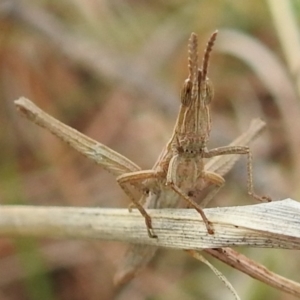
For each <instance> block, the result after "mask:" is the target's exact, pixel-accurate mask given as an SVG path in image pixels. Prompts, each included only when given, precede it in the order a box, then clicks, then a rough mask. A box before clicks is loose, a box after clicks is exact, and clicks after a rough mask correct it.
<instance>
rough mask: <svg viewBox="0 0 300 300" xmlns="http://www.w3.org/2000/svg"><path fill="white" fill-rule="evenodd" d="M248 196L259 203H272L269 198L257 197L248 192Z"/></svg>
mask: <svg viewBox="0 0 300 300" xmlns="http://www.w3.org/2000/svg"><path fill="white" fill-rule="evenodd" d="M248 195H249V196H251V197H252V198H253V199H255V200H257V201H259V202H272V198H271V197H269V196H259V195H257V194H255V193H253V192H248Z"/></svg>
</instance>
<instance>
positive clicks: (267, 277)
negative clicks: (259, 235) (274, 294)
mask: <svg viewBox="0 0 300 300" xmlns="http://www.w3.org/2000/svg"><path fill="white" fill-rule="evenodd" d="M204 251H205V252H207V253H209V254H210V255H211V256H213V257H215V258H217V259H219V260H221V261H223V262H224V263H226V264H227V265H230V266H232V267H233V268H235V269H237V270H239V271H241V272H243V273H246V274H247V275H249V276H251V277H253V278H255V279H257V280H259V281H261V282H264V283H265V284H267V285H270V286H272V287H274V288H276V289H278V290H281V291H285V292H286V293H288V294H291V295H295V296H298V297H300V284H299V283H297V282H295V281H292V280H289V279H287V278H285V277H282V276H280V275H278V274H276V273H273V272H271V271H270V270H268V269H267V268H266V267H264V266H262V265H261V264H259V263H256V262H255V261H253V260H251V259H249V258H248V257H246V256H245V255H243V254H240V253H238V252H236V251H234V250H233V249H231V248H222V249H205V250H204Z"/></svg>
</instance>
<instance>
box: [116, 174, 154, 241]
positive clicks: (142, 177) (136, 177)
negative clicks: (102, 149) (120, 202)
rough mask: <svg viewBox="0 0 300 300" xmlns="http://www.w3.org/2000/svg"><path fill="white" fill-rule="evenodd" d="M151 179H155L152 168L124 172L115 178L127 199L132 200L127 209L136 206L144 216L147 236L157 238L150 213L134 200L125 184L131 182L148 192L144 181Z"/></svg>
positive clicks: (148, 188) (145, 192)
mask: <svg viewBox="0 0 300 300" xmlns="http://www.w3.org/2000/svg"><path fill="white" fill-rule="evenodd" d="M152 179H154V180H156V179H157V173H156V172H155V171H154V170H144V171H137V172H132V173H125V174H123V175H121V176H118V177H117V178H116V180H117V182H118V183H119V185H120V187H121V188H122V189H123V191H124V192H125V193H126V195H127V196H128V197H129V199H130V200H131V201H132V205H130V206H129V211H131V207H132V206H134V207H136V208H137V209H138V210H139V211H140V213H141V214H142V216H143V217H144V218H145V223H146V226H147V232H148V235H149V237H150V238H157V235H156V234H155V233H154V231H153V228H152V220H151V217H150V215H149V214H148V213H147V212H146V210H145V208H144V207H143V205H142V204H141V202H140V201H137V200H136V198H135V197H134V196H133V194H132V192H131V191H130V189H129V188H128V186H127V185H128V184H131V185H132V186H133V187H135V188H137V189H139V190H141V191H143V193H144V194H148V193H149V192H150V190H151V187H149V186H147V184H146V183H145V181H147V180H152ZM153 182H154V181H153ZM154 184H155V183H154Z"/></svg>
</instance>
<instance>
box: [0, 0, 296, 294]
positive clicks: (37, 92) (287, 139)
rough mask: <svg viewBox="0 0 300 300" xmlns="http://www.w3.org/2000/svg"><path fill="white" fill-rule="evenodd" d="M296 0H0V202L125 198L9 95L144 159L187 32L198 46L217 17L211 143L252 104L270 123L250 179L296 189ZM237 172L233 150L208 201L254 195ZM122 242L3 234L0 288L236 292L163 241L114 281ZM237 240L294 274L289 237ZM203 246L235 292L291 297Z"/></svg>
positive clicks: (156, 144) (117, 202) (162, 135)
mask: <svg viewBox="0 0 300 300" xmlns="http://www.w3.org/2000/svg"><path fill="white" fill-rule="evenodd" d="M272 2H273V3H272ZM283 2H285V3H286V4H285V5H286V6H283V7H285V8H283V7H280V5H282V3H283ZM297 3H298V2H296V1H291V2H290V1H285V0H283V1H282V0H280V1H271V0H270V1H258V0H252V1H230V0H227V1H220V0H219V1H208V0H205V1H172V2H169V3H168V2H166V1H116V0H115V1H101V0H85V1H80V0H73V1H67V0H65V1H46V0H44V1H3V0H2V1H1V2H0V98H1V101H0V105H1V109H0V116H1V117H0V124H1V126H0V143H1V144H0V145H1V146H0V176H1V179H0V201H1V202H0V203H2V204H31V205H32V204H34V205H64V206H91V207H92V206H100V207H124V208H125V207H127V205H128V203H129V202H128V199H127V198H126V196H125V195H124V193H123V192H122V191H121V190H120V188H119V187H118V185H117V184H116V182H115V180H114V178H113V176H112V175H110V174H108V173H106V172H105V171H104V170H102V169H101V167H99V166H96V165H94V164H93V163H92V162H90V161H88V160H87V159H85V158H84V157H81V156H80V155H79V154H77V153H76V152H75V151H74V150H72V149H70V148H68V147H67V146H65V145H64V144H63V143H62V142H61V141H60V140H58V139H57V138H56V137H53V136H52V135H51V134H49V133H48V132H46V131H45V130H42V129H40V128H38V127H37V126H35V125H33V124H31V123H30V122H28V121H27V120H25V119H23V118H21V117H20V116H19V115H18V114H17V112H16V110H15V108H14V106H13V100H15V99H17V98H18V97H20V96H25V97H28V98H29V99H31V100H32V101H34V102H35V103H36V104H37V105H38V106H40V107H41V108H43V109H44V110H45V111H47V112H48V113H50V114H52V115H53V116H55V117H56V118H58V119H59V120H61V121H63V122H64V123H66V124H68V125H71V126H73V127H74V128H76V129H78V130H79V131H81V132H83V133H85V134H86V135H88V136H90V137H92V138H94V139H96V140H98V141H100V142H102V143H104V144H106V145H108V146H109V147H111V148H113V149H114V150H116V151H118V152H120V153H121V154H123V155H125V156H127V157H128V158H129V159H131V160H132V161H134V162H135V163H137V164H138V165H140V166H141V167H142V168H151V167H152V165H153V164H154V162H155V160H156V158H157V156H158V155H159V153H160V151H161V149H162V147H163V146H164V144H165V143H166V142H167V140H168V138H169V137H170V135H171V132H172V128H173V125H174V122H175V119H176V114H177V111H178V107H179V91H180V88H181V85H182V83H183V80H184V79H185V78H186V76H187V40H188V37H189V35H190V33H191V32H192V31H194V32H196V33H197V34H198V36H199V40H200V41H199V43H200V45H199V49H200V54H202V51H203V49H204V47H205V44H206V42H207V39H208V37H209V35H210V34H211V33H212V32H213V31H214V30H215V29H219V36H218V39H217V42H216V46H215V48H214V51H213V54H212V57H211V65H210V70H209V73H210V74H209V77H210V78H211V80H212V82H213V84H214V88H215V97H214V100H213V103H212V106H211V110H212V120H213V124H212V135H211V141H210V145H209V147H215V146H222V145H226V144H228V143H229V142H230V141H232V140H233V139H234V138H235V137H237V136H238V135H239V134H240V133H241V132H243V130H245V129H246V128H247V126H248V125H249V123H250V121H251V119H252V118H256V117H261V118H262V119H264V120H265V121H266V122H267V125H268V126H267V130H266V131H265V132H264V134H263V135H262V136H261V137H260V138H259V139H258V140H257V141H255V143H253V145H252V149H253V157H254V178H255V187H256V191H257V192H258V193H260V194H267V195H270V196H271V197H272V198H274V199H277V200H278V199H284V198H286V197H292V198H294V199H298V198H299V193H300V187H299V185H298V182H299V180H300V156H299V154H298V152H299V148H300V134H299V129H300V107H299V91H300V89H299V87H300V85H299V84H298V82H299V81H298V78H299V70H300V50H299V41H298V39H299V29H298V28H299V27H297V22H299V16H300V10H299V4H297ZM276 11H277V12H278V11H279V12H280V13H279V16H280V17H278V15H276ZM289 14H292V19H291V15H289ZM293 21H295V23H293ZM295 36H296V38H295ZM298 50H299V51H298ZM246 176H247V175H246V160H245V158H242V159H241V161H240V162H239V163H238V164H237V166H236V167H235V168H234V169H233V170H232V171H231V172H230V174H228V176H226V180H227V184H226V186H225V187H224V188H223V189H222V191H221V192H220V193H219V194H218V196H217V197H216V199H215V200H214V201H213V203H211V206H218V205H219V206H225V205H242V204H249V203H253V202H252V199H251V198H249V197H248V196H247V190H246V186H247V185H246V179H247V177H246ZM125 248H126V245H124V244H121V243H116V242H85V241H71V240H69V241H63V240H34V239H27V238H26V239H25V238H24V239H1V240H0V300H2V299H4V300H12V299H16V300H21V299H22V300H23V299H30V300H31V299H36V300H37V299H63V300H67V299H78V300H79V299H89V300H94V299H118V300H121V299H184V300H185V299H233V298H232V295H231V294H230V293H229V292H228V291H227V290H226V288H225V287H224V286H223V284H222V283H221V282H220V281H219V280H218V279H217V278H216V276H215V275H214V274H213V273H212V272H211V271H210V270H209V269H208V268H207V267H206V266H204V265H202V264H200V263H198V262H196V261H194V260H193V259H192V258H190V257H189V256H188V255H187V254H186V253H183V252H181V251H171V250H161V251H160V252H159V254H158V255H157V256H156V258H155V259H154V260H153V262H152V263H151V264H150V266H149V267H148V268H147V269H145V270H144V271H143V272H142V273H140V275H139V276H138V277H137V278H136V279H134V281H132V282H131V283H130V284H129V285H128V286H127V287H126V288H125V289H124V290H122V291H121V292H119V293H117V292H116V291H115V290H114V287H113V285H112V277H113V274H114V272H115V269H116V266H117V264H118V262H119V261H120V260H121V257H122V254H123V252H124V250H125ZM239 250H240V251H241V252H243V253H245V254H247V255H248V256H249V257H251V258H253V259H255V260H257V261H259V262H261V263H262V264H263V265H265V266H266V267H268V268H269V269H270V270H272V271H274V272H277V273H279V274H281V275H283V276H287V277H288V278H291V279H293V280H295V281H298V282H299V281H300V274H299V269H300V261H299V259H298V257H299V253H297V252H296V251H287V250H272V249H271V250H270V249H267V250H265V249H249V248H248V249H239ZM207 258H208V259H209V260H210V261H211V262H212V263H213V264H214V265H215V266H216V267H217V268H219V269H220V270H221V271H222V272H223V273H224V274H225V275H226V276H227V278H228V279H229V281H230V282H231V283H232V284H233V286H234V287H235V288H236V290H237V292H238V294H239V295H240V297H241V298H242V299H244V300H250V299H256V300H259V299H274V300H279V299H288V300H290V299H296V298H295V297H292V296H289V295H287V294H284V293H281V292H280V291H277V290H275V289H273V288H270V287H268V286H266V285H264V284H261V283H259V282H257V281H254V280H253V279H251V278H250V277H248V276H246V275H243V274H241V273H239V272H238V271H236V270H234V269H231V268H230V267H228V266H225V265H223V264H222V263H220V262H218V261H216V260H214V259H212V258H210V257H207ZM220 295H221V296H220Z"/></svg>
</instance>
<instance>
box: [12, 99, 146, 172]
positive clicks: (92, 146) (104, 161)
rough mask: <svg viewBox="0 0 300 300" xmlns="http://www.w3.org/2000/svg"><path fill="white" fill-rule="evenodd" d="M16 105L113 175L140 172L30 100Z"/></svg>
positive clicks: (119, 155)
mask: <svg viewBox="0 0 300 300" xmlns="http://www.w3.org/2000/svg"><path fill="white" fill-rule="evenodd" d="M15 105H16V107H17V109H18V110H19V111H20V113H21V114H22V115H23V116H25V117H26V118H28V119H29V120H31V121H32V122H34V123H36V124H37V125H39V126H41V127H43V128H46V129H47V130H49V131H50V132H51V133H53V134H54V135H56V136H57V137H58V138H60V139H61V140H63V141H64V142H66V143H67V144H69V145H70V146H71V147H72V148H74V149H76V150H77V151H78V152H79V153H81V154H82V155H84V156H86V157H87V158H89V159H91V160H92V161H94V162H95V163H97V164H100V165H101V166H102V167H103V168H104V169H106V170H107V171H108V172H110V173H112V174H113V175H115V176H119V175H121V174H123V173H125V172H132V171H139V170H140V168H139V167H138V166H137V165H136V164H135V163H133V162H132V161H130V160H129V159H127V158H126V157H124V156H122V155H121V154H119V153H117V152H115V151H113V150H112V149H110V148H109V147H107V146H105V145H103V144H101V143H99V142H97V141H95V140H93V139H91V138H89V137H87V136H86V135H84V134H82V133H80V132H79V131H77V130H75V129H73V128H71V127H69V126H67V125H65V124H63V123H62V122H60V121H58V120H57V119H55V118H53V117H51V116H50V115H48V114H47V113H45V112H44V111H43V110H41V109H40V108H39V107H37V106H36V105H35V104H34V103H33V102H31V101H30V100H28V99H26V98H20V99H18V100H16V101H15Z"/></svg>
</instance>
